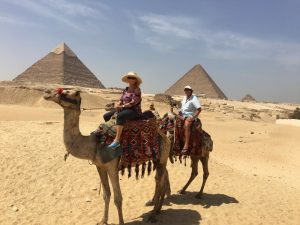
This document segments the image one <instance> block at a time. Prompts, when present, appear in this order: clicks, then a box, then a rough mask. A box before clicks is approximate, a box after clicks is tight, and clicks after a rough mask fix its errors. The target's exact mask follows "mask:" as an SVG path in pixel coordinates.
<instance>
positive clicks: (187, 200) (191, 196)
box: [165, 192, 239, 208]
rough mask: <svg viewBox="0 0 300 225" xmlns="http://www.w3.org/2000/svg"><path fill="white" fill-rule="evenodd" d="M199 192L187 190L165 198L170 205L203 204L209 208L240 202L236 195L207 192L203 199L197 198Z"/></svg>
mask: <svg viewBox="0 0 300 225" xmlns="http://www.w3.org/2000/svg"><path fill="white" fill-rule="evenodd" d="M197 193H198V192H186V193H185V194H184V195H180V194H174V195H172V196H171V197H170V198H168V199H166V200H165V203H166V204H167V205H169V204H170V203H173V204H177V205H186V204H194V205H202V206H203V207H204V208H209V207H211V206H220V205H222V204H232V203H239V201H238V200H237V199H235V198H234V197H230V196H228V195H225V194H206V193H204V194H203V196H202V198H201V199H197V198H195V196H196V194H197Z"/></svg>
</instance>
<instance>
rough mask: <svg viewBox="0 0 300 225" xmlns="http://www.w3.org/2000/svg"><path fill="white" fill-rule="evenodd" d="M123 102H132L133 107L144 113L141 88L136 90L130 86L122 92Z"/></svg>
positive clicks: (121, 99)
mask: <svg viewBox="0 0 300 225" xmlns="http://www.w3.org/2000/svg"><path fill="white" fill-rule="evenodd" d="M120 101H121V104H126V103H129V102H132V103H131V107H130V108H131V109H133V110H135V111H136V112H137V113H139V114H142V108H141V102H142V96H141V89H140V88H137V89H135V90H130V89H129V88H128V87H126V88H125V90H124V91H123V93H122V96H121V98H120Z"/></svg>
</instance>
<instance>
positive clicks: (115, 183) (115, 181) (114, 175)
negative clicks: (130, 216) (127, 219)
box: [108, 167, 124, 225]
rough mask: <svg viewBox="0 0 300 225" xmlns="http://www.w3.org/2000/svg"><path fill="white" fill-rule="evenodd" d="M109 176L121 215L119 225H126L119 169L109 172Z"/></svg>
mask: <svg viewBox="0 0 300 225" xmlns="http://www.w3.org/2000/svg"><path fill="white" fill-rule="evenodd" d="M108 175H109V178H110V181H111V185H112V187H113V191H114V202H115V205H116V207H117V210H118V215H119V225H124V219H123V211H122V201H123V197H122V193H121V188H120V182H119V173H118V169H117V167H116V169H113V170H109V171H108Z"/></svg>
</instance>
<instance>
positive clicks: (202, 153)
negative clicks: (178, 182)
mask: <svg viewBox="0 0 300 225" xmlns="http://www.w3.org/2000/svg"><path fill="white" fill-rule="evenodd" d="M162 120H163V123H164V121H167V120H169V121H172V122H173V124H174V125H173V126H168V128H166V129H164V130H165V132H166V133H167V137H168V138H169V140H170V141H171V145H170V155H169V158H170V161H171V162H172V163H173V157H176V156H175V155H174V152H173V145H174V137H175V136H174V135H175V134H174V132H175V126H176V121H178V120H179V118H178V115H177V114H176V113H174V112H173V104H171V111H170V112H168V113H167V114H165V116H164V117H163V119H162ZM192 132H199V134H200V137H201V140H202V142H201V145H200V146H197V147H198V148H197V149H196V151H195V152H192V153H191V155H190V159H191V167H192V172H191V175H190V178H189V180H188V181H187V183H186V184H185V185H184V186H183V188H182V189H181V190H180V191H178V193H179V194H185V191H186V189H187V188H188V187H189V185H190V184H191V183H192V181H193V180H194V179H195V178H196V177H197V175H198V163H199V161H200V162H201V163H202V168H203V179H202V185H201V188H200V191H199V192H198V194H197V195H196V196H195V197H196V198H199V199H200V198H201V197H202V195H203V190H204V186H205V183H206V180H207V178H208V176H209V171H208V159H209V153H210V152H211V151H212V149H213V141H212V139H211V137H210V135H209V134H208V133H207V132H205V131H204V130H202V126H201V124H200V125H199V126H198V127H194V128H193V129H192ZM183 157H184V156H183ZM179 158H180V161H181V159H182V156H179ZM167 178H168V177H167ZM169 183H170V182H169V181H167V183H166V184H169ZM155 195H156V193H155V194H154V198H153V199H152V201H149V202H147V203H146V205H148V206H149V205H153V204H154V199H155Z"/></svg>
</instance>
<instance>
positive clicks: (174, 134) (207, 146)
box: [160, 115, 213, 156]
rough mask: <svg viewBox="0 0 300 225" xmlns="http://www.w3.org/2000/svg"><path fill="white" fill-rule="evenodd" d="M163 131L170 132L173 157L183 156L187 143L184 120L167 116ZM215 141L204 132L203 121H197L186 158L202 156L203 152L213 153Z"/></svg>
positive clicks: (192, 127)
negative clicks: (185, 143)
mask: <svg viewBox="0 0 300 225" xmlns="http://www.w3.org/2000/svg"><path fill="white" fill-rule="evenodd" d="M160 127H161V129H162V130H163V131H164V133H167V132H169V136H170V138H172V139H173V140H171V141H172V147H171V148H172V155H173V156H182V154H181V151H182V148H183V146H184V142H185V134H184V119H183V118H181V117H179V116H177V115H174V116H173V117H169V116H165V117H164V118H163V119H162V122H161V126H160ZM212 149H213V141H212V139H211V137H210V135H209V134H208V133H207V132H206V131H204V130H202V124H201V121H200V120H199V119H198V120H196V121H195V122H194V123H193V124H192V126H191V136H190V141H189V148H188V151H187V153H185V154H184V155H185V156H191V155H199V156H201V155H202V150H208V151H212Z"/></svg>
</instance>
